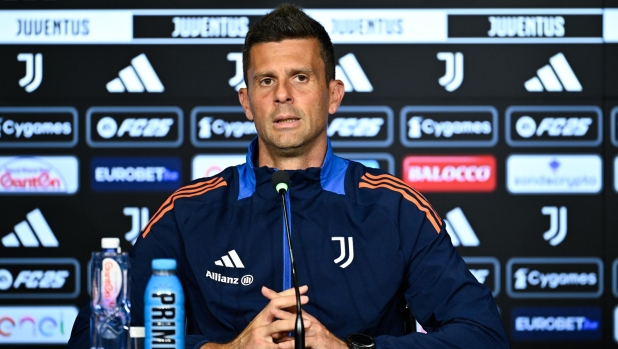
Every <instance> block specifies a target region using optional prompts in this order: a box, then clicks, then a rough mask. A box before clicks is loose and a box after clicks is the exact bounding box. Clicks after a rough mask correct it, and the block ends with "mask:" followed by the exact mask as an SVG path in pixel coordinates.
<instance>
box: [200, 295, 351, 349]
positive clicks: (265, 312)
mask: <svg viewBox="0 0 618 349" xmlns="http://www.w3.org/2000/svg"><path fill="white" fill-rule="evenodd" d="M308 289H309V288H308V287H307V286H302V287H300V294H301V296H300V303H301V304H307V303H308V302H309V297H307V296H305V295H304V294H305V293H307V290H308ZM262 295H264V297H266V298H268V299H269V300H270V302H269V303H268V304H267V305H266V307H264V309H262V311H261V312H260V313H259V314H258V315H257V316H256V317H255V318H254V319H253V321H251V322H250V323H249V325H247V327H246V328H245V330H244V331H242V333H241V334H240V335H238V337H236V339H234V340H233V341H231V342H230V343H227V344H214V343H208V344H205V345H204V346H203V347H202V348H203V349H207V348H219V349H262V348H265V349H266V348H267V349H293V348H294V337H290V335H289V334H290V332H291V331H293V330H294V327H295V323H296V294H295V292H294V289H293V288H291V289H288V290H285V291H283V292H279V293H277V292H275V291H273V290H271V289H269V288H267V287H262ZM303 324H304V327H305V347H306V348H312V349H338V348H341V349H345V348H347V345H346V344H345V343H344V342H343V341H341V340H340V339H339V338H337V337H336V336H335V335H333V334H332V333H331V332H330V331H328V329H326V327H324V325H322V324H321V323H320V322H319V321H318V320H317V319H316V318H315V317H313V316H311V315H310V314H308V313H307V312H305V311H303Z"/></svg>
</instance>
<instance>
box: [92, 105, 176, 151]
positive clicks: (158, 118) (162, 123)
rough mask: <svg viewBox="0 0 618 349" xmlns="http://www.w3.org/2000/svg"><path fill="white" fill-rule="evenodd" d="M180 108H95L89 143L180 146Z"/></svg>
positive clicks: (129, 146) (101, 146)
mask: <svg viewBox="0 0 618 349" xmlns="http://www.w3.org/2000/svg"><path fill="white" fill-rule="evenodd" d="M182 124H183V113H182V110H181V109H180V108H178V107H92V108H90V109H88V111H87V112H86V142H87V143H88V145H90V146H91V147H93V148H127V147H128V148H176V147H179V146H180V145H181V144H182V140H183V131H182V130H183V126H182Z"/></svg>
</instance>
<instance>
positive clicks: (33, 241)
mask: <svg viewBox="0 0 618 349" xmlns="http://www.w3.org/2000/svg"><path fill="white" fill-rule="evenodd" d="M14 229H15V232H11V233H10V234H8V235H6V236H5V237H3V238H2V245H3V246H4V247H19V246H20V242H21V246H24V247H39V245H43V247H58V240H57V239H56V236H55V235H54V232H53V231H52V230H51V228H50V227H49V224H47V221H46V220H45V217H43V213H41V210H39V209H38V208H37V209H34V210H32V211H31V212H29V213H28V214H27V215H26V220H24V221H21V222H19V223H17V224H16V225H15V228H14ZM37 238H38V240H37ZM39 241H40V244H39Z"/></svg>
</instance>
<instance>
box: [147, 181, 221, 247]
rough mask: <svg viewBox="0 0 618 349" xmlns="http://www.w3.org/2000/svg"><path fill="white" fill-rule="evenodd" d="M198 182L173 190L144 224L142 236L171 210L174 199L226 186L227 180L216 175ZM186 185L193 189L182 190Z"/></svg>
mask: <svg viewBox="0 0 618 349" xmlns="http://www.w3.org/2000/svg"><path fill="white" fill-rule="evenodd" d="M198 184H200V185H199V186H196V185H195V184H193V185H191V186H187V187H183V188H180V189H178V190H177V191H176V192H174V194H172V195H171V196H170V197H169V198H168V199H167V200H166V201H165V202H164V203H163V205H161V207H160V208H159V210H158V211H157V213H155V215H154V216H152V218H151V219H150V221H149V222H148V224H147V225H146V227H145V228H144V230H143V231H142V237H143V238H145V237H146V235H148V233H149V232H150V229H151V228H152V226H153V225H154V224H155V223H157V222H158V221H159V220H160V219H161V217H163V216H164V215H165V214H166V213H167V212H169V211H171V210H172V209H173V208H174V202H175V201H176V199H181V198H189V197H193V196H198V195H202V194H204V193H207V192H209V191H211V190H214V189H217V188H220V187H224V186H227V182H226V181H224V180H223V178H221V177H217V178H215V179H212V180H210V181H207V182H202V183H198ZM188 187H191V188H193V189H187V190H183V189H185V188H188ZM170 203H171V204H170Z"/></svg>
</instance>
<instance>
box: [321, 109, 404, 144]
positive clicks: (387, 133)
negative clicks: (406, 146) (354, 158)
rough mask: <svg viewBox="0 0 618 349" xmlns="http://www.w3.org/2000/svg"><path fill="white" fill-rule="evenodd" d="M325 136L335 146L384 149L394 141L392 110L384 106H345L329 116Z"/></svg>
mask: <svg viewBox="0 0 618 349" xmlns="http://www.w3.org/2000/svg"><path fill="white" fill-rule="evenodd" d="M329 119H330V121H329V124H328V129H327V131H326V133H327V135H328V136H329V137H330V139H331V142H332V145H333V146H334V147H348V148H363V147H376V148H386V147H388V146H390V145H391V144H393V136H394V124H393V122H394V116H393V110H392V109H391V108H389V107H385V106H344V107H339V109H338V110H337V112H336V113H335V114H333V115H331V116H330V117H329Z"/></svg>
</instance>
